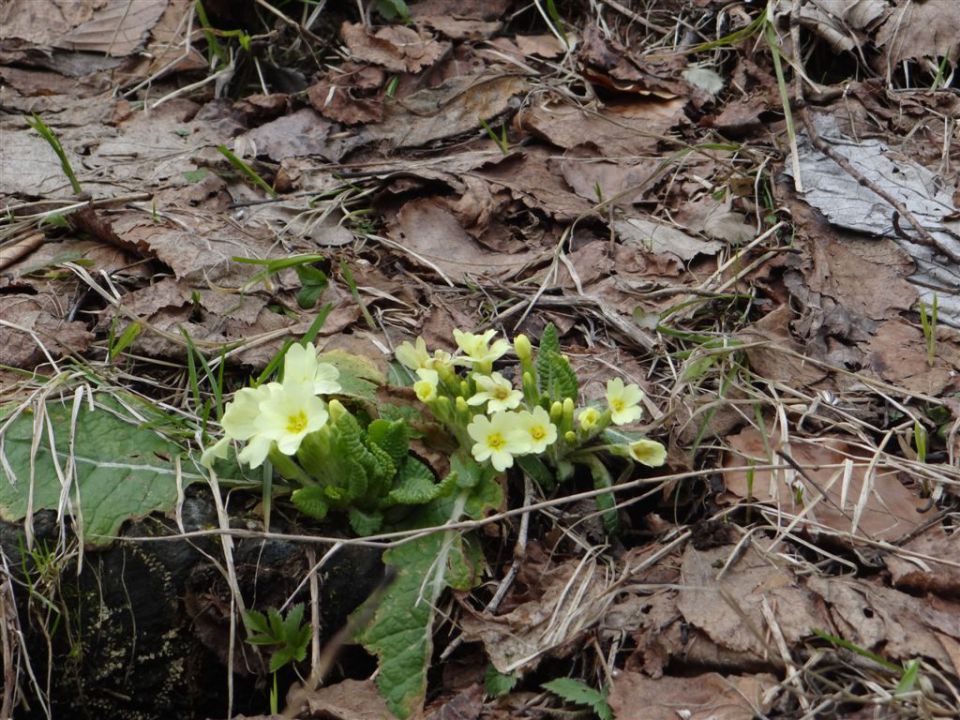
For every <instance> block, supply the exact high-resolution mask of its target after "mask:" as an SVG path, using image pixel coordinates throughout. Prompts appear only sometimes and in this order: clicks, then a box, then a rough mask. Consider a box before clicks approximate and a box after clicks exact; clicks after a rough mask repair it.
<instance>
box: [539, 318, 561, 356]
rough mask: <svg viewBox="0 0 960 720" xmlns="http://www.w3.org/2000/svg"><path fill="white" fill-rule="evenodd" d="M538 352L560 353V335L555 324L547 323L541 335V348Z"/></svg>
mask: <svg viewBox="0 0 960 720" xmlns="http://www.w3.org/2000/svg"><path fill="white" fill-rule="evenodd" d="M538 351H539V352H541V353H552V352H554V353H559V352H560V335H559V334H558V333H557V326H556V325H554V324H553V323H547V326H546V327H545V328H544V329H543V332H542V333H540V347H539V349H538Z"/></svg>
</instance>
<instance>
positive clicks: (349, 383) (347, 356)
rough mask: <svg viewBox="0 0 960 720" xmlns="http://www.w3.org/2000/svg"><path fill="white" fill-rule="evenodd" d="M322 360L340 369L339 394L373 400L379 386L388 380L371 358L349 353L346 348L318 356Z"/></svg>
mask: <svg viewBox="0 0 960 720" xmlns="http://www.w3.org/2000/svg"><path fill="white" fill-rule="evenodd" d="M317 359H318V360H319V361H320V362H325V363H330V364H331V365H333V366H334V367H336V368H337V370H339V371H340V377H339V378H338V379H337V382H339V383H340V388H341V389H340V392H339V393H337V394H338V395H346V396H348V397H355V398H360V399H361V400H369V401H371V402H372V401H373V400H375V399H376V396H377V387H378V386H380V385H383V384H384V383H385V382H386V378H385V377H384V376H383V373H382V372H380V370H379V368H377V366H376V365H374V364H373V363H372V362H371V361H370V360H368V359H367V358H365V357H363V356H361V355H354V354H353V353H348V352H346V351H344V350H330V351H329V352H325V353H322V354H321V355H319V356H318V357H317Z"/></svg>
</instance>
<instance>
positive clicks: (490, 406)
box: [467, 372, 523, 413]
mask: <svg viewBox="0 0 960 720" xmlns="http://www.w3.org/2000/svg"><path fill="white" fill-rule="evenodd" d="M473 379H474V382H476V383H477V387H479V388H480V391H479V392H477V393H476V394H475V395H473V396H472V397H471V398H470V399H469V400H467V404H468V405H483V403H486V404H487V412H488V413H495V412H501V411H503V410H513V409H514V408H515V407H517V405H519V404H520V401H521V400H523V393H522V392H520V391H519V390H514V389H513V385H511V384H510V381H509V380H507V379H506V378H505V377H504V376H503V375H501V374H500V373H498V372H495V373H493V374H492V375H474V376H473Z"/></svg>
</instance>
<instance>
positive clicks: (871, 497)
mask: <svg viewBox="0 0 960 720" xmlns="http://www.w3.org/2000/svg"><path fill="white" fill-rule="evenodd" d="M777 434H778V433H777V431H776V430H771V434H770V437H769V438H768V439H767V440H766V442H765V441H764V438H763V436H762V435H761V434H760V433H759V432H758V431H757V430H756V429H755V428H752V427H748V428H745V429H744V430H742V431H741V432H740V433H738V434H737V435H734V436H732V437H729V438H727V443H728V445H729V447H730V450H729V451H728V452H727V453H726V455H725V457H724V461H723V464H724V466H725V467H735V466H744V465H747V464H750V463H759V464H764V463H770V462H780V460H779V458H778V457H777V456H776V455H773V456H772V457H771V455H769V454H768V448H769V449H770V452H774V451H776V450H777V449H778V448H782V449H783V450H785V451H786V452H787V453H788V454H789V455H790V457H792V458H793V459H794V460H795V461H796V462H797V463H798V464H799V465H800V467H802V468H804V472H805V474H806V477H804V475H801V474H800V473H798V472H796V471H795V470H792V469H789V470H775V471H771V470H755V471H754V472H752V473H747V472H746V471H744V470H737V471H730V472H727V473H725V474H724V477H725V478H726V484H727V490H728V491H729V492H731V493H733V494H735V495H737V496H738V497H741V498H747V497H754V498H756V499H757V500H758V501H760V502H762V503H772V504H773V505H774V506H776V507H777V508H778V510H779V511H780V512H784V513H788V514H790V515H792V516H800V515H802V516H803V520H801V521H800V523H799V527H801V528H805V529H807V530H808V531H809V532H813V533H816V528H817V525H823V526H826V527H828V528H832V529H833V530H836V531H837V532H839V533H852V534H853V535H854V536H856V535H858V534H863V535H864V536H865V537H868V538H872V539H875V540H876V539H879V540H896V539H898V538H901V537H903V536H905V535H906V534H908V533H910V532H911V531H913V530H914V529H915V528H916V527H918V526H919V525H920V524H921V523H922V522H924V521H925V518H926V515H927V514H925V513H920V512H918V509H919V507H920V505H921V504H922V503H921V501H920V499H919V498H918V497H917V496H916V494H915V493H913V492H911V491H910V490H909V489H907V488H906V487H904V485H903V483H901V482H900V479H899V478H900V472H899V471H898V470H897V469H896V468H894V467H890V466H888V465H887V464H886V463H884V462H883V460H882V458H881V459H880V460H879V461H878V462H873V461H874V460H876V458H874V456H873V455H872V454H870V453H866V452H864V451H862V450H859V449H858V448H857V447H855V445H854V444H853V443H852V442H850V441H847V440H846V439H844V438H842V437H837V436H827V435H823V436H820V437H817V438H810V439H807V438H799V437H793V438H790V441H789V443H786V444H784V443H782V442H781V441H780V440H778V437H777ZM808 478H809V479H808ZM821 492H823V493H826V497H823V496H822V495H821Z"/></svg>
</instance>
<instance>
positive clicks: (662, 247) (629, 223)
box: [613, 217, 723, 261]
mask: <svg viewBox="0 0 960 720" xmlns="http://www.w3.org/2000/svg"><path fill="white" fill-rule="evenodd" d="M613 227H614V229H615V230H616V231H617V234H618V235H619V236H620V241H621V243H624V244H627V245H632V246H633V247H639V248H641V249H642V250H643V251H644V252H648V253H656V254H664V253H667V254H670V255H676V256H677V257H678V258H680V259H681V260H683V261H687V260H692V259H693V258H695V257H696V256H697V255H716V254H717V252H718V251H719V250H720V248H721V247H723V246H722V245H721V244H720V243H719V242H717V241H716V240H703V239H701V238H695V237H693V236H691V235H688V234H687V233H685V232H683V231H682V230H680V229H679V228H677V227H676V226H674V225H669V224H667V223H664V222H660V221H658V220H655V219H652V218H638V217H634V218H627V219H625V220H615V221H614V222H613Z"/></svg>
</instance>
